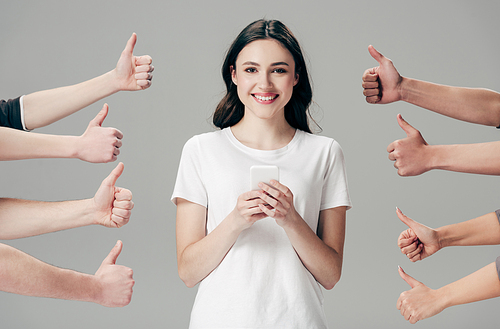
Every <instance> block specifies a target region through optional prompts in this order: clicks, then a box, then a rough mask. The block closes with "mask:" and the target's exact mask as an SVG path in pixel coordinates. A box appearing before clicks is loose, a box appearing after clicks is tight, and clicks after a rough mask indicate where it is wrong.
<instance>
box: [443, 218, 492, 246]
mask: <svg viewBox="0 0 500 329" xmlns="http://www.w3.org/2000/svg"><path fill="white" fill-rule="evenodd" d="M436 232H437V235H438V240H439V243H440V245H441V247H449V246H477V245H496V244H500V223H499V221H498V217H497V215H496V213H495V212H491V213H488V214H486V215H483V216H480V217H477V218H474V219H471V220H468V221H465V222H461V223H457V224H452V225H447V226H443V227H440V228H438V229H436Z"/></svg>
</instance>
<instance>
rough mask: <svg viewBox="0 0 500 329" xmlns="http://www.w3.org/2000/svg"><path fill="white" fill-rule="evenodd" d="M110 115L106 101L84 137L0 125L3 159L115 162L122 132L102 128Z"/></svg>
mask: <svg viewBox="0 0 500 329" xmlns="http://www.w3.org/2000/svg"><path fill="white" fill-rule="evenodd" d="M107 114H108V105H107V104H105V105H104V106H103V108H102V110H101V111H100V112H99V114H97V116H96V117H95V118H94V119H93V120H92V121H90V123H89V125H88V127H87V130H85V132H84V133H83V135H81V136H60V135H49V134H37V133H27V132H24V131H20V130H16V129H11V128H5V127H0V151H1V152H0V161H6V160H22V159H37V158H78V159H80V160H84V161H88V162H93V163H102V162H110V161H115V160H116V159H117V157H118V155H119V154H120V147H121V146H122V141H121V139H122V138H123V134H122V133H121V132H120V131H119V130H118V129H115V128H108V127H102V123H103V121H104V119H105V118H106V116H107Z"/></svg>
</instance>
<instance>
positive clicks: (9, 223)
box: [0, 163, 134, 239]
mask: <svg viewBox="0 0 500 329" xmlns="http://www.w3.org/2000/svg"><path fill="white" fill-rule="evenodd" d="M122 172H123V164H122V163H120V164H118V166H117V167H116V168H115V169H114V170H113V171H112V172H111V174H110V175H109V176H108V177H107V178H106V179H104V181H103V182H102V184H101V186H100V187H99V189H98V191H97V192H96V194H95V196H94V197H93V198H91V199H86V200H76V201H62V202H42V201H28V200H19V199H7V198H0V239H17V238H23V237H28V236H33V235H39V234H44V233H49V232H54V231H60V230H65V229H70V228H75V227H81V226H86V225H91V224H99V225H103V226H106V227H121V226H123V225H125V224H126V223H128V221H129V219H130V214H131V210H132V208H133V206H134V204H133V202H132V193H131V192H130V191H129V190H127V189H122V188H119V187H115V183H116V180H117V179H118V177H119V176H120V175H121V173H122Z"/></svg>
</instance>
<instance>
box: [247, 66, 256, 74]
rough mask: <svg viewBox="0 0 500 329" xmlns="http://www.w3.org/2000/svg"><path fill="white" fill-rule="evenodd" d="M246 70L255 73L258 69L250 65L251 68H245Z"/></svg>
mask: <svg viewBox="0 0 500 329" xmlns="http://www.w3.org/2000/svg"><path fill="white" fill-rule="evenodd" d="M245 72H248V73H255V72H257V70H256V69H255V68H253V67H249V68H246V69H245Z"/></svg>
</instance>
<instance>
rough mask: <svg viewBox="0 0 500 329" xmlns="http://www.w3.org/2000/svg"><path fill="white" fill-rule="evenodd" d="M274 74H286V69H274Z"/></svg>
mask: <svg viewBox="0 0 500 329" xmlns="http://www.w3.org/2000/svg"><path fill="white" fill-rule="evenodd" d="M273 72H276V73H286V70H285V69H281V68H278V69H274V71H273Z"/></svg>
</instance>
